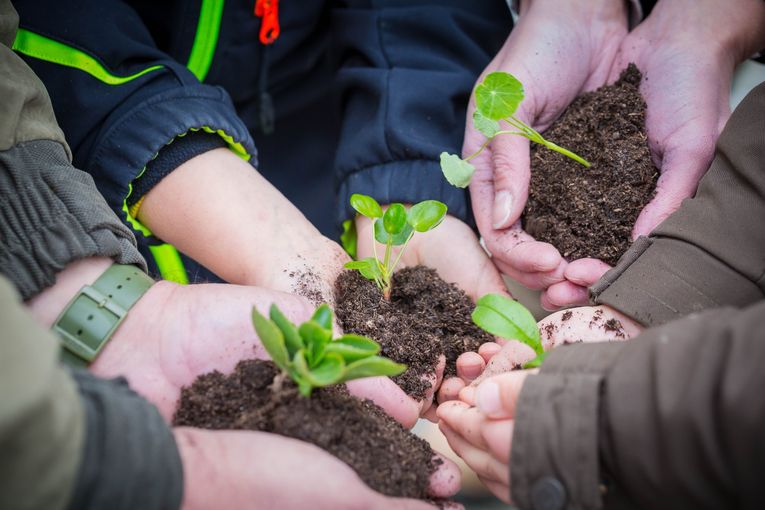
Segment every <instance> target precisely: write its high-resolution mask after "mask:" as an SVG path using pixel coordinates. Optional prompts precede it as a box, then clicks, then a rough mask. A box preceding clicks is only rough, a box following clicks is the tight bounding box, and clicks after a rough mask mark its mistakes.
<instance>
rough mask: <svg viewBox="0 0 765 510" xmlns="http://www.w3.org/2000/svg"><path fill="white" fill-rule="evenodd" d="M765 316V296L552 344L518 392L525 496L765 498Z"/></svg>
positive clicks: (531, 505) (519, 487) (676, 505)
mask: <svg viewBox="0 0 765 510" xmlns="http://www.w3.org/2000/svg"><path fill="white" fill-rule="evenodd" d="M763 317H765V301H761V302H759V303H757V304H755V305H752V306H750V307H748V308H746V309H744V310H736V309H733V308H723V309H717V310H709V311H706V312H703V313H701V314H691V315H689V316H688V317H686V318H684V319H681V320H678V321H674V322H672V323H670V324H666V325H664V326H661V327H657V328H652V329H649V330H646V331H645V332H644V333H643V334H641V335H640V336H639V337H637V338H635V339H634V340H631V341H629V342H617V343H611V344H592V343H591V344H576V345H570V346H566V347H562V348H559V349H556V350H554V351H552V352H551V353H550V355H549V356H548V358H547V359H546V360H545V362H544V364H543V365H542V369H541V372H540V374H539V375H531V376H529V377H528V378H527V379H526V382H525V383H524V386H523V389H522V391H521V394H520V397H519V400H518V402H517V408H516V409H517V413H516V421H515V429H514V434H513V446H512V460H511V475H510V479H511V490H512V497H513V500H514V501H515V503H516V504H518V506H520V508H522V509H536V510H561V509H563V508H567V509H600V508H606V509H611V508H636V509H640V508H650V509H654V510H661V509H667V510H669V509H672V510H683V509H694V510H703V509H710V510H711V509H721V508H738V509H759V508H765V491H763V490H762V487H761V486H762V476H763V473H765V441H763V433H762V426H763V423H765V399H763V398H762V391H763V388H765V370H763V366H764V364H765V341H763ZM604 492H605V496H604ZM560 501H563V504H562V505H561V504H557V505H556V504H554V503H556V502H560Z"/></svg>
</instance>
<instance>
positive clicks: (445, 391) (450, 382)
mask: <svg viewBox="0 0 765 510" xmlns="http://www.w3.org/2000/svg"><path fill="white" fill-rule="evenodd" d="M464 387H465V381H463V380H462V379H460V378H459V377H450V378H449V379H446V380H445V381H444V382H443V383H442V384H441V387H440V388H438V402H439V403H442V402H449V401H450V400H457V398H459V393H460V391H461V390H462V388H464Z"/></svg>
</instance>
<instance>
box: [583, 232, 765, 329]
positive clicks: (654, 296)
mask: <svg viewBox="0 0 765 510" xmlns="http://www.w3.org/2000/svg"><path fill="white" fill-rule="evenodd" d="M589 292H590V300H591V301H592V302H593V303H595V304H604V305H608V306H611V307H612V308H615V309H617V310H619V311H620V312H622V313H624V314H625V315H627V316H629V317H631V318H632V319H634V320H636V321H637V322H639V323H641V324H643V325H644V326H656V325H659V324H664V323H666V322H669V321H672V320H674V319H679V318H680V317H684V316H686V315H688V314H690V313H693V312H699V311H702V310H706V309H709V308H717V307H720V306H746V305H748V304H750V303H752V302H754V301H757V300H758V299H762V292H761V291H760V289H759V288H758V287H757V285H755V284H754V283H753V282H751V281H750V280H749V279H748V278H746V277H745V276H743V275H741V274H740V273H738V272H736V271H734V270H733V269H731V268H730V267H729V266H727V265H726V264H723V263H722V262H720V261H719V260H718V259H716V258H715V257H713V256H712V255H710V254H709V253H707V252H705V251H703V250H700V249H699V248H697V247H695V246H692V245H690V244H688V243H685V242H682V241H678V240H675V239H670V238H649V237H640V238H638V240H637V241H635V243H633V245H632V247H630V249H629V250H628V251H627V253H626V254H624V255H623V256H622V258H621V259H620V260H619V264H618V265H617V266H616V267H615V268H613V269H612V270H610V271H608V272H607V273H606V274H605V275H603V277H602V278H601V279H600V280H599V281H598V282H597V283H596V284H595V285H593V286H592V287H590V289H589Z"/></svg>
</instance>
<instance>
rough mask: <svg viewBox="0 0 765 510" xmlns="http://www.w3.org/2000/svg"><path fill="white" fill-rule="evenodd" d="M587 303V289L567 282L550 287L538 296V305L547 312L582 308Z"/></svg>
mask: <svg viewBox="0 0 765 510" xmlns="http://www.w3.org/2000/svg"><path fill="white" fill-rule="evenodd" d="M588 303H589V296H588V294H587V287H582V286H580V285H576V284H574V283H571V282H568V281H566V282H560V283H556V284H555V285H551V286H550V287H549V288H548V289H547V290H545V291H544V292H543V293H542V295H541V296H540V304H541V305H542V308H544V309H545V310H547V311H548V312H554V311H555V310H558V309H560V308H563V307H565V306H584V305H586V304H588Z"/></svg>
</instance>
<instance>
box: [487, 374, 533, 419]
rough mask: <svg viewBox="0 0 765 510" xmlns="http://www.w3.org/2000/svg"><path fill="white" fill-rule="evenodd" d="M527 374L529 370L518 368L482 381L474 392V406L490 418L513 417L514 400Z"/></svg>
mask: <svg viewBox="0 0 765 510" xmlns="http://www.w3.org/2000/svg"><path fill="white" fill-rule="evenodd" d="M528 375H529V371H527V370H518V371H515V372H509V373H507V374H501V375H497V376H494V377H491V378H489V379H487V380H485V381H483V382H482V383H481V384H479V385H478V388H477V389H476V392H475V403H476V406H477V407H478V409H479V410H480V411H481V412H482V413H483V414H485V415H486V416H488V417H490V418H494V419H497V418H514V417H515V402H516V400H517V399H518V395H519V394H520V392H521V388H522V387H523V383H524V381H525V380H526V377H527V376H528Z"/></svg>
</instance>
